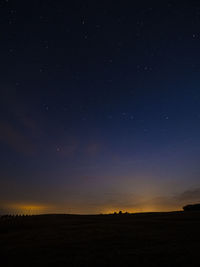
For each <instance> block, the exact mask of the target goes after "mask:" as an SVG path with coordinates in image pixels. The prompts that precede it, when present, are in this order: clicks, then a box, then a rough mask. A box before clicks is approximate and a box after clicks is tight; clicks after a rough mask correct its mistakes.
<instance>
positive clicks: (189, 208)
mask: <svg viewBox="0 0 200 267" xmlns="http://www.w3.org/2000/svg"><path fill="white" fill-rule="evenodd" d="M183 210H184V211H200V204H191V205H186V206H184V207H183Z"/></svg>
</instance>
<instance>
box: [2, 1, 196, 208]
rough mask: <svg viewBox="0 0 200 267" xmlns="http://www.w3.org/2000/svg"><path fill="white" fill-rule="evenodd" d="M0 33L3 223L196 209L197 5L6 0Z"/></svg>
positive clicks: (153, 2)
mask: <svg viewBox="0 0 200 267" xmlns="http://www.w3.org/2000/svg"><path fill="white" fill-rule="evenodd" d="M70 2H71V3H70ZM0 33H1V34H0V213H7V212H10V213H44V212H65V213H103V212H105V213H107V212H113V211H115V210H123V211H130V212H140V211H166V210H177V209H181V208H182V206H183V205H184V204H188V203H193V202H198V201H200V164H199V162H200V76H199V75H200V3H199V2H198V1H191V0H190V1H189V0H188V1H181V2H178V1H160V3H158V1H127V2H124V1H117V2H116V1H98V3H97V2H96V1H59V0H58V1H46V0H41V1H37V0H36V1H12V0H5V1H0Z"/></svg>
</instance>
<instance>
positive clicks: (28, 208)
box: [7, 203, 48, 214]
mask: <svg viewBox="0 0 200 267" xmlns="http://www.w3.org/2000/svg"><path fill="white" fill-rule="evenodd" d="M7 207H8V209H9V210H11V211H13V212H14V213H20V214H39V213H43V212H45V210H47V208H48V207H47V206H44V205H39V204H20V203H19V204H11V205H7Z"/></svg>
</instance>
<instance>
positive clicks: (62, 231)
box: [0, 212, 200, 267]
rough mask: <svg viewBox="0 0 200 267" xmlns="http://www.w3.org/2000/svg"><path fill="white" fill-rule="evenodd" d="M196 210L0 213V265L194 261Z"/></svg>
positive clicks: (199, 249)
mask: <svg viewBox="0 0 200 267" xmlns="http://www.w3.org/2000/svg"><path fill="white" fill-rule="evenodd" d="M199 254H200V212H172V213H143V214H129V215H125V214H124V215H39V216H18V217H1V218H0V257H1V258H0V260H1V263H2V265H1V266H15V265H18V266H70V267H71V266H162V267H163V266H199V265H200V257H199Z"/></svg>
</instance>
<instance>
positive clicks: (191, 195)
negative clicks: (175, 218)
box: [177, 188, 200, 201]
mask: <svg viewBox="0 0 200 267" xmlns="http://www.w3.org/2000/svg"><path fill="white" fill-rule="evenodd" d="M177 199H178V200H180V201H200V188H196V189H193V190H186V191H184V192H183V193H181V194H180V195H179V196H177Z"/></svg>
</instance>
